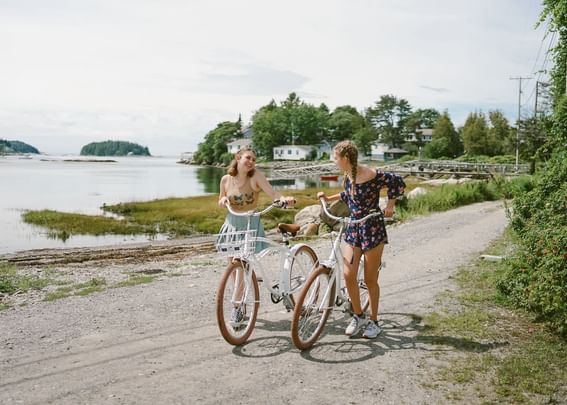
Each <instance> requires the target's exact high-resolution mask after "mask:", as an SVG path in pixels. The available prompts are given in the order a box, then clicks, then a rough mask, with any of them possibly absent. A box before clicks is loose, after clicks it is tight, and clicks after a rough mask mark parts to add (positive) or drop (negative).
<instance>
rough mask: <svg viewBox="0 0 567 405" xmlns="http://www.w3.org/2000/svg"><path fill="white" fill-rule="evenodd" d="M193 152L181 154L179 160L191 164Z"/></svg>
mask: <svg viewBox="0 0 567 405" xmlns="http://www.w3.org/2000/svg"><path fill="white" fill-rule="evenodd" d="M194 154H195V152H183V153H182V154H181V157H180V159H179V160H181V161H182V162H191V161H192V160H193V156H194Z"/></svg>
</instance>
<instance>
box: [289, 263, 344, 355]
mask: <svg viewBox="0 0 567 405" xmlns="http://www.w3.org/2000/svg"><path fill="white" fill-rule="evenodd" d="M330 273H331V270H330V269H328V268H326V267H323V266H321V267H318V268H317V269H316V270H315V271H313V272H312V273H311V275H310V276H309V278H308V279H307V281H306V282H305V285H304V286H303V288H302V289H301V293H300V294H299V297H298V298H297V302H296V305H295V309H294V311H293V319H292V321H291V339H292V340H293V344H294V345H295V347H297V348H298V349H299V350H305V349H309V348H310V347H311V346H313V345H314V344H315V342H316V341H317V339H318V338H319V336H320V335H321V333H322V332H323V328H324V327H325V323H326V322H327V319H328V318H329V314H330V313H331V310H332V309H333V306H334V300H335V288H336V285H335V279H334V278H332V277H331V274H330ZM323 301H324V302H323Z"/></svg>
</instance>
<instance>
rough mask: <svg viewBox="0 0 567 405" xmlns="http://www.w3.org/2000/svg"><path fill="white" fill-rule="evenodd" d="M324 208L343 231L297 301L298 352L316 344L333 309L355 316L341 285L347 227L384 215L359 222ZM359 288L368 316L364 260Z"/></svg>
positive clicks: (294, 325) (295, 334) (293, 327)
mask: <svg viewBox="0 0 567 405" xmlns="http://www.w3.org/2000/svg"><path fill="white" fill-rule="evenodd" d="M321 205H322V207H323V211H324V212H325V214H326V215H327V216H328V217H329V218H332V219H334V220H336V221H339V222H340V223H341V227H340V230H339V231H338V232H337V233H336V234H335V237H334V240H333V242H332V243H333V246H332V248H331V252H330V254H329V258H328V259H327V260H323V261H321V265H320V266H319V267H318V268H317V269H316V270H314V271H313V272H312V273H311V275H310V276H309V278H308V279H307V281H306V282H305V285H304V286H303V288H302V290H301V293H300V294H299V297H298V298H297V302H296V306H295V309H294V311H293V319H292V322H291V338H292V340H293V343H294V345H295V346H296V347H297V348H298V349H299V350H306V349H309V348H310V347H312V346H313V345H314V344H315V342H317V339H318V338H319V336H320V335H321V333H322V332H323V329H324V328H325V324H326V322H327V319H328V318H329V315H330V314H331V311H332V310H333V309H334V308H340V307H342V311H343V312H348V313H350V314H352V305H351V301H350V298H349V296H348V292H347V289H346V287H343V286H342V284H341V283H342V274H343V271H342V253H341V247H340V245H341V240H342V236H343V234H344V231H345V228H346V226H347V225H348V224H357V223H361V222H364V221H366V220H368V219H369V218H372V217H374V216H378V215H382V213H381V212H380V211H375V212H371V213H370V214H368V215H367V216H365V217H364V218H360V219H351V218H350V217H337V216H334V215H333V214H331V213H330V212H329V211H328V209H327V205H326V203H325V201H324V200H323V199H321ZM383 266H384V262H382V263H381V265H380V269H382V268H383ZM380 269H379V271H380ZM358 287H359V291H360V303H361V307H362V310H363V311H364V312H366V310H367V309H368V307H369V304H370V302H369V297H368V289H367V288H366V284H365V283H364V256H363V257H361V260H360V265H359V267H358Z"/></svg>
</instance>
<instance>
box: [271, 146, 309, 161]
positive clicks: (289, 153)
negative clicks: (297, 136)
mask: <svg viewBox="0 0 567 405" xmlns="http://www.w3.org/2000/svg"><path fill="white" fill-rule="evenodd" d="M314 149H315V148H314V147H313V146H311V145H280V146H276V147H275V148H274V149H273V151H274V154H273V156H274V160H308V159H309V158H311V157H312V151H313V150H314Z"/></svg>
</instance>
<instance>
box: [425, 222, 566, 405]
mask: <svg viewBox="0 0 567 405" xmlns="http://www.w3.org/2000/svg"><path fill="white" fill-rule="evenodd" d="M513 244H514V241H513V236H512V234H511V233H510V232H506V234H505V235H504V237H503V238H501V239H500V240H499V241H497V242H496V243H494V244H493V245H492V246H491V247H490V248H489V249H488V250H487V252H485V253H487V254H491V255H506V254H507V253H508V252H510V250H511V249H513ZM501 268H502V263H501V262H485V261H480V260H479V261H476V262H474V263H473V264H471V265H470V266H468V267H465V268H462V269H461V270H460V271H459V272H458V274H457V275H456V276H455V281H456V282H457V283H458V285H459V292H458V293H457V295H453V296H452V297H451V296H448V295H447V294H444V295H443V297H442V301H444V302H445V305H444V310H443V312H442V313H439V312H437V313H433V314H430V315H429V316H427V317H426V318H425V327H424V329H423V330H422V331H421V333H420V336H419V337H418V340H419V341H422V342H426V343H429V344H439V345H445V346H452V347H454V348H456V349H458V350H457V351H456V353H457V355H456V356H455V351H452V355H445V354H440V356H447V357H446V358H445V360H446V365H445V366H443V367H441V369H440V370H439V372H438V373H437V375H436V376H435V378H437V379H438V382H448V383H450V384H451V387H452V388H450V390H449V392H448V393H447V397H448V399H459V398H465V397H470V396H471V395H474V396H475V397H477V398H481V399H482V400H483V401H484V402H485V403H502V402H508V403H510V402H511V403H565V402H567V368H566V367H565V366H566V365H567V341H566V340H565V339H562V338H560V337H559V336H557V335H554V334H552V333H550V332H549V331H548V330H546V329H545V327H544V326H543V325H542V324H539V323H537V322H535V321H534V320H533V319H531V318H530V316H529V315H528V314H526V313H525V312H523V311H519V310H515V309H513V308H512V307H511V306H510V304H509V302H508V301H507V299H506V297H503V296H501V295H500V294H499V292H498V291H497V290H496V288H495V284H496V280H497V278H498V277H499V273H500V272H501ZM455 357H456V358H455ZM438 385H439V384H433V385H432V384H431V383H428V386H430V387H435V386H438Z"/></svg>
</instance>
